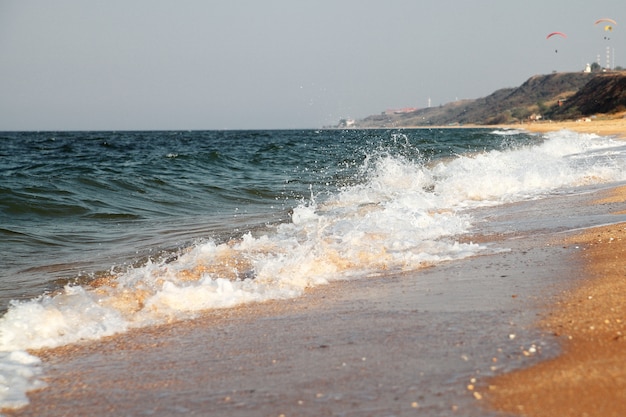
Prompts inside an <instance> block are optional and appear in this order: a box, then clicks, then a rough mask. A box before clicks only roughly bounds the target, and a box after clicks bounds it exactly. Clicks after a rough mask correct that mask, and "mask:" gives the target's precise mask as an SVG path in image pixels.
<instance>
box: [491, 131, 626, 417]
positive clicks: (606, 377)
mask: <svg viewBox="0 0 626 417" xmlns="http://www.w3.org/2000/svg"><path fill="white" fill-rule="evenodd" d="M586 123H589V126H590V127H591V124H592V123H594V122H586ZM609 125H611V124H610V123H607V124H606V126H605V127H603V128H602V129H600V128H599V125H598V126H596V127H598V129H597V130H596V131H594V133H598V134H601V135H609V134H611V135H620V136H622V135H621V133H623V132H626V127H623V128H622V127H618V126H622V125H624V121H623V120H620V121H619V123H615V124H614V125H613V126H609ZM537 126H539V125H537ZM571 126H572V125H571V124H559V125H558V126H554V127H555V128H556V129H561V128H567V129H572V130H576V131H580V132H582V131H584V130H583V129H578V128H576V129H574V128H573V127H571ZM585 126H587V125H585ZM603 126H604V125H603ZM619 129H622V130H621V132H620V130H619ZM529 130H530V129H529ZM588 131H591V130H588ZM620 202H626V187H618V188H615V189H613V190H611V191H610V192H608V193H607V195H606V196H605V197H604V198H602V199H599V200H597V201H595V202H594V204H605V203H620ZM616 214H617V213H616ZM563 243H564V244H566V245H577V246H578V247H579V248H580V249H581V251H580V253H581V254H582V255H581V256H582V262H583V265H584V274H585V276H587V277H588V278H587V279H586V280H585V281H584V282H583V283H582V285H580V286H579V287H578V288H576V289H574V290H572V291H569V292H567V293H565V294H564V295H563V296H562V298H561V299H559V300H558V301H557V302H556V304H555V306H554V308H553V310H552V311H551V313H550V314H549V315H548V316H547V317H545V318H544V319H543V320H542V321H541V322H540V323H539V325H540V326H541V327H542V328H544V329H545V330H546V331H548V332H552V333H553V334H554V335H556V336H557V337H559V338H560V339H562V340H563V354H561V355H560V356H558V357H557V358H555V359H552V360H548V361H545V362H542V363H540V364H538V365H536V366H533V367H530V368H527V369H523V370H520V371H516V372H512V373H509V374H505V375H502V376H499V377H496V378H494V379H492V380H490V381H489V383H488V384H489V389H488V390H487V392H488V394H487V395H486V397H485V398H486V400H487V401H488V404H489V405H490V406H491V407H493V408H495V409H497V410H499V411H503V412H507V413H512V414H519V415H524V416H529V417H534V416H624V415H626V338H625V337H626V223H621V224H615V225H610V226H605V227H599V228H594V229H589V230H587V231H585V232H584V233H580V234H577V235H575V236H573V237H570V238H569V239H567V240H566V241H565V242H563Z"/></svg>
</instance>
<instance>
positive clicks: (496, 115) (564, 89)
mask: <svg viewBox="0 0 626 417" xmlns="http://www.w3.org/2000/svg"><path fill="white" fill-rule="evenodd" d="M624 110H626V71H615V72H608V73H585V72H569V73H553V74H547V75H535V76H533V77H531V78H529V79H528V80H527V81H526V82H524V83H523V84H522V85H521V86H519V87H515V88H503V89H500V90H497V91H495V92H494V93H492V94H490V95H488V96H486V97H483V98H479V99H471V100H459V101H455V102H452V103H448V104H445V105H442V106H438V107H429V108H424V109H417V110H414V111H410V112H403V113H398V114H389V113H381V114H379V115H372V116H368V117H366V118H364V119H361V120H357V121H355V122H354V124H353V126H354V127H356V128H387V127H416V126H442V125H467V124H471V125H497V124H512V123H521V122H527V121H537V120H575V119H578V118H582V117H592V116H595V115H597V114H604V115H607V114H608V115H610V114H613V113H618V112H622V111H624ZM338 127H342V126H338ZM344 127H345V126H344Z"/></svg>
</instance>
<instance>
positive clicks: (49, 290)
mask: <svg viewBox="0 0 626 417" xmlns="http://www.w3.org/2000/svg"><path fill="white" fill-rule="evenodd" d="M625 168H626V147H625V146H624V142H622V141H619V140H616V139H614V138H609V137H599V136H597V135H589V134H577V133H573V132H569V131H561V132H555V133H551V134H548V135H536V134H529V133H526V132H524V131H521V130H493V129H463V128H461V129H414V130H345V131H341V130H319V131H318V130H304V131H293V130H285V131H191V132H178V131H176V132H174V131H172V132H16V133H10V132H5V133H1V134H0V181H1V182H0V311H1V312H2V314H3V316H2V318H0V407H13V408H16V407H21V406H24V405H25V404H27V397H26V395H25V393H26V392H27V391H28V390H30V389H34V388H37V387H40V386H41V385H42V382H40V380H39V379H38V378H39V377H40V376H41V370H40V366H39V365H40V361H39V359H38V358H37V357H35V356H33V355H31V354H29V353H27V350H28V349H37V348H44V347H56V346H62V345H66V344H71V343H74V342H78V341H81V340H97V339H99V338H102V337H104V336H108V335H113V334H116V333H121V332H125V331H127V330H128V329H131V328H137V327H144V326H152V325H158V324H160V323H164V322H171V321H176V320H185V319H190V318H193V317H195V316H197V315H198V314H199V313H200V312H202V311H205V310H209V309H215V308H229V307H233V306H236V305H239V304H242V303H250V302H258V301H265V300H270V299H285V298H293V297H298V296H299V295H301V294H302V293H303V291H304V290H305V289H306V288H309V287H314V286H319V285H324V284H326V283H329V282H331V281H337V280H348V279H350V280H359V279H367V277H372V276H381V275H385V274H392V273H397V272H402V271H417V270H419V269H420V268H423V267H424V266H433V265H434V266H436V265H437V264H438V263H441V262H444V261H449V260H458V259H463V258H466V257H471V256H474V255H477V254H486V253H489V251H492V250H494V249H493V248H488V247H486V246H484V245H481V244H477V243H472V242H471V241H467V239H464V238H463V237H464V236H465V235H467V234H470V233H472V234H475V233H480V227H481V226H480V222H479V220H480V219H477V218H476V214H475V211H472V209H475V208H479V207H484V206H496V205H500V204H503V203H510V202H516V201H523V200H530V199H536V198H539V197H541V196H545V195H547V194H555V193H576V192H578V190H580V189H581V187H584V186H588V185H590V184H604V183H615V182H619V181H624V180H626V169H625Z"/></svg>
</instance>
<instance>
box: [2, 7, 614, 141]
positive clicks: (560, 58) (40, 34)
mask: <svg viewBox="0 0 626 417" xmlns="http://www.w3.org/2000/svg"><path fill="white" fill-rule="evenodd" d="M600 18H612V19H614V20H616V21H617V25H614V30H613V31H612V32H608V35H609V37H610V39H609V40H607V39H604V38H605V36H606V35H607V33H605V32H604V30H603V29H604V26H603V25H602V24H600V25H594V22H595V21H596V20H597V19H600ZM553 31H561V32H564V33H565V34H566V35H567V38H562V37H553V38H550V39H546V35H547V34H548V33H550V32H553ZM607 46H608V47H609V50H610V52H611V57H610V64H611V65H616V66H622V67H626V2H624V0H594V1H588V2H585V3H583V2H573V1H572V0H524V1H502V0H429V1H426V0H385V1H380V0H377V1H372V0H315V1H313V0H310V1H304V0H228V1H226V0H222V1H217V0H176V1H174V0H169V1H165V0H107V1H93V0H92V1H86V0H55V1H50V0H0V131H8V130H179V129H180V130H201V129H309V128H311V129H315V128H321V127H323V126H329V125H335V124H337V123H338V122H339V120H340V119H344V118H354V119H361V118H364V117H366V116H369V115H373V114H379V113H381V112H383V111H385V110H387V109H399V108H404V107H416V108H423V107H427V106H428V103H429V100H430V103H431V105H432V106H437V105H441V104H445V103H448V102H451V101H455V100H458V99H467V98H470V99H471V98H480V97H484V96H487V95H489V94H491V93H492V92H493V91H495V90H497V89H500V88H504V87H516V86H518V85H521V84H522V83H523V82H524V81H526V80H527V79H528V78H530V77H531V76H533V75H537V74H548V73H551V72H553V71H582V70H583V69H584V68H585V65H586V64H587V63H593V62H596V61H597V60H598V57H599V58H600V61H601V62H600V64H601V65H602V66H606V48H607Z"/></svg>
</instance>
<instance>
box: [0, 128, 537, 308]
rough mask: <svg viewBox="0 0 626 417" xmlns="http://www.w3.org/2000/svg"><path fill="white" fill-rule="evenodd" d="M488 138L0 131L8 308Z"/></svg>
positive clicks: (498, 143) (279, 217)
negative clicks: (374, 166) (374, 165)
mask: <svg viewBox="0 0 626 417" xmlns="http://www.w3.org/2000/svg"><path fill="white" fill-rule="evenodd" d="M529 140H531V139H530V137H528V136H504V135H493V134H490V133H489V130H483V129H463V130H429V129H423V130H408V131H397V130H371V131H338V130H321V131H313V130H306V131H191V132H189V131H186V132H178V131H172V132H16V133H2V134H0V264H1V265H2V268H1V271H0V291H1V294H2V295H0V309H1V308H4V307H5V306H6V303H7V301H8V300H9V299H15V298H17V299H19V298H24V297H32V296H35V295H38V294H40V293H41V292H42V291H46V290H49V289H52V288H55V287H57V286H58V285H60V284H63V283H65V282H68V281H71V280H75V279H80V278H81V277H82V278H84V279H90V278H92V277H93V276H94V274H97V273H98V272H102V271H106V270H108V269H110V268H113V267H116V266H120V265H125V264H132V263H133V262H135V263H136V262H143V261H145V259H146V257H150V256H161V255H162V254H163V253H166V252H167V251H176V250H178V249H179V248H180V247H183V246H185V245H186V244H189V243H190V242H191V241H192V240H194V239H201V238H212V239H218V240H220V239H228V238H230V237H232V236H233V235H237V234H242V233H244V232H245V231H247V230H250V229H253V228H259V227H263V226H265V225H267V224H269V223H276V222H283V221H287V220H288V218H289V212H290V210H291V209H292V208H293V207H294V206H296V205H297V204H300V203H302V202H303V201H305V200H307V199H310V198H311V197H312V196H316V198H318V199H323V198H324V196H325V195H328V194H331V193H333V192H336V191H337V190H338V189H341V188H342V187H346V186H350V185H353V184H356V183H359V182H360V181H364V180H366V178H367V175H368V174H367V166H368V163H370V162H371V161H372V160H373V159H375V158H377V157H380V156H381V155H396V156H399V157H402V158H406V159H409V160H412V161H416V162H417V163H428V161H432V160H434V159H437V158H447V157H450V156H452V155H456V154H463V153H467V152H478V151H483V150H490V149H500V148H503V147H508V146H511V145H512V144H513V141H517V142H524V141H529Z"/></svg>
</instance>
